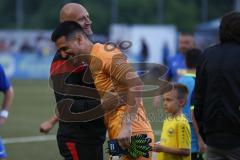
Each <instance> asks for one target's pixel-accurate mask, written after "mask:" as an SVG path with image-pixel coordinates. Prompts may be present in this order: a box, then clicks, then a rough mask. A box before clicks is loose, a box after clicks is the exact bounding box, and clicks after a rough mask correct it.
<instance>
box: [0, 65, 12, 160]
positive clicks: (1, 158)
mask: <svg viewBox="0 0 240 160" xmlns="http://www.w3.org/2000/svg"><path fill="white" fill-rule="evenodd" d="M0 91H1V92H2V93H3V94H4V97H3V101H2V109H1V111H0V126H1V125H3V124H4V123H5V121H6V119H7V117H8V111H9V108H10V107H11V105H12V101H13V88H12V86H11V83H10V81H9V80H8V78H7V77H6V74H5V72H4V70H3V67H2V66H1V65H0ZM6 158H7V154H6V150H5V147H4V145H3V141H2V139H1V138H0V160H5V159H6Z"/></svg>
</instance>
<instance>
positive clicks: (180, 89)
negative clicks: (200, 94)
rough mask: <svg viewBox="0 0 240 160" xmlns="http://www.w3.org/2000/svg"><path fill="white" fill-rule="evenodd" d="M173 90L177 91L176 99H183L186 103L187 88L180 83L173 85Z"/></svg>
mask: <svg viewBox="0 0 240 160" xmlns="http://www.w3.org/2000/svg"><path fill="white" fill-rule="evenodd" d="M173 89H174V90H176V91H177V94H178V95H177V98H179V99H184V100H185V101H186V102H187V98H188V88H187V87H186V86H185V85H183V84H181V83H174V84H173Z"/></svg>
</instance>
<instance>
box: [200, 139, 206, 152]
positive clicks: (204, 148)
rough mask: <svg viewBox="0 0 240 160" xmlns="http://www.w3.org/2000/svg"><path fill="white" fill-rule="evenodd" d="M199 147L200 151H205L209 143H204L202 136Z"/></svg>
mask: <svg viewBox="0 0 240 160" xmlns="http://www.w3.org/2000/svg"><path fill="white" fill-rule="evenodd" d="M198 148H199V152H200V153H205V152H206V151H207V145H206V144H205V143H204V141H203V139H202V137H199V138H198Z"/></svg>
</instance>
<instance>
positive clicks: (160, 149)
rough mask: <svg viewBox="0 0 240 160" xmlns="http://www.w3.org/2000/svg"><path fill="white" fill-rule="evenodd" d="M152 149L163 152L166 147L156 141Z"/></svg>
mask: <svg viewBox="0 0 240 160" xmlns="http://www.w3.org/2000/svg"><path fill="white" fill-rule="evenodd" d="M152 150H153V151H154V152H163V151H164V147H163V146H162V145H161V144H160V143H157V144H156V143H155V144H154V147H153V149H152Z"/></svg>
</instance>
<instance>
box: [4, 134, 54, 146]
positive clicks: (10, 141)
mask: <svg viewBox="0 0 240 160" xmlns="http://www.w3.org/2000/svg"><path fill="white" fill-rule="evenodd" d="M52 140H56V135H44V136H29V137H15V138H5V139H3V143H4V144H15V143H29V142H44V141H52Z"/></svg>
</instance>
